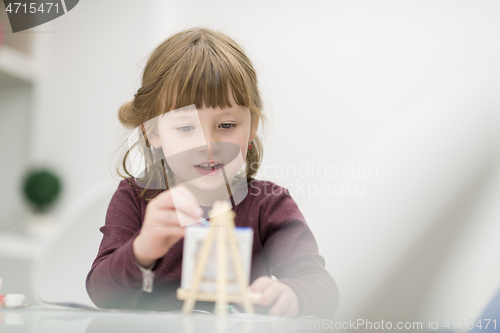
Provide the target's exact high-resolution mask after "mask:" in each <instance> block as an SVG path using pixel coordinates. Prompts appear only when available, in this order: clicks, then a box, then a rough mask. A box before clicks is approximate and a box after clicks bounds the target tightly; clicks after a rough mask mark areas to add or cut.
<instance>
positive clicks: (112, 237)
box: [86, 180, 161, 309]
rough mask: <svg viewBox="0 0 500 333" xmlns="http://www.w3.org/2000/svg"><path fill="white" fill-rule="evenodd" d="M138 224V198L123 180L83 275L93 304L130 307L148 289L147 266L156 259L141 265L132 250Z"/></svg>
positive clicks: (110, 204) (137, 233)
mask: <svg viewBox="0 0 500 333" xmlns="http://www.w3.org/2000/svg"><path fill="white" fill-rule="evenodd" d="M141 225H142V221H141V213H140V202H139V199H138V197H137V194H136V193H135V190H134V189H133V188H132V187H131V186H130V185H129V183H128V181H127V180H123V181H122V182H121V183H120V185H119V186H118V189H117V190H116V192H115V194H114V195H113V197H112V198H111V201H110V203H109V207H108V210H107V213H106V222H105V225H104V226H102V227H101V228H100V229H99V230H100V231H101V232H102V233H103V238H102V241H101V245H100V246H99V251H98V253H97V257H96V259H95V260H94V262H93V264H92V267H91V269H90V272H89V273H88V275H87V279H86V288H87V293H88V294H89V297H90V299H91V300H92V302H94V304H95V305H96V306H97V307H100V308H114V309H131V308H133V306H134V305H135V304H136V303H137V301H138V300H139V298H140V296H141V295H142V292H143V291H147V292H151V291H152V281H153V278H154V274H153V272H152V270H151V269H153V268H154V266H155V265H156V263H158V262H156V263H155V264H153V266H151V267H149V268H142V269H141V268H140V265H138V264H137V262H136V260H135V257H134V253H133V242H134V239H135V238H136V237H137V236H138V235H139V232H140V230H141ZM160 260H161V259H160Z"/></svg>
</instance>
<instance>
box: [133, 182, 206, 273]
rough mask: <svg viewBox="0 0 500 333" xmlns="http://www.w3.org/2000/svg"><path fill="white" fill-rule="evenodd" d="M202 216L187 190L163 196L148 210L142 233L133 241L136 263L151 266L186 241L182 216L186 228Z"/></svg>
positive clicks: (153, 201)
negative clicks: (183, 239) (178, 244)
mask: <svg viewBox="0 0 500 333" xmlns="http://www.w3.org/2000/svg"><path fill="white" fill-rule="evenodd" d="M173 196H175V205H174V200H173ZM202 214H203V211H202V209H201V207H199V206H198V203H197V202H196V199H195V197H194V196H193V194H192V193H191V192H189V190H188V189H187V188H185V187H183V186H176V187H174V188H173V189H171V190H167V191H164V192H162V193H160V194H159V195H158V196H156V198H154V199H153V200H151V201H150V202H149V203H148V205H147V206H146V213H145V215H144V222H143V223H142V227H141V232H140V233H139V235H138V236H137V237H136V238H135V239H134V243H133V249H134V256H135V259H136V261H137V262H138V263H139V264H140V265H141V266H143V267H149V266H151V265H152V264H153V263H154V262H155V261H156V260H158V259H159V258H161V257H163V256H164V255H165V254H166V253H167V252H168V251H169V250H170V248H171V247H172V246H173V245H174V244H175V243H177V242H178V241H179V240H180V239H181V238H182V237H184V227H181V225H180V223H179V216H180V217H181V218H182V221H183V223H184V224H185V225H187V224H191V223H196V222H198V220H199V219H200V218H201V216H202Z"/></svg>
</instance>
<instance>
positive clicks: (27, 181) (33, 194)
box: [23, 169, 61, 213]
mask: <svg viewBox="0 0 500 333" xmlns="http://www.w3.org/2000/svg"><path fill="white" fill-rule="evenodd" d="M23 191H24V196H25V198H26V200H27V201H28V203H29V204H30V205H31V206H32V208H33V210H34V211H35V212H37V213H43V212H46V211H47V210H48V209H49V208H50V207H51V206H52V205H53V204H54V202H55V201H56V199H57V198H58V197H59V194H60V192H61V181H60V180H59V177H58V176H57V174H56V173H54V172H52V171H50V170H48V169H34V170H31V171H29V172H27V173H26V176H25V178H24V184H23Z"/></svg>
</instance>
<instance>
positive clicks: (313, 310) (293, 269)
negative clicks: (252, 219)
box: [260, 188, 339, 319]
mask: <svg viewBox="0 0 500 333" xmlns="http://www.w3.org/2000/svg"><path fill="white" fill-rule="evenodd" d="M265 200H266V201H267V202H266V204H265V206H264V209H263V212H261V214H262V215H261V216H263V217H264V219H263V220H262V221H261V224H260V229H261V230H260V233H261V237H262V241H263V248H264V252H265V254H266V257H267V259H268V261H269V263H270V265H271V267H272V271H271V273H272V275H274V276H275V277H276V278H278V280H279V281H280V282H282V283H285V284H287V285H288V286H289V287H290V288H292V290H294V291H295V293H296V294H297V297H298V299H299V313H298V315H299V316H307V315H313V316H317V317H320V318H330V319H331V318H333V316H334V315H335V312H336V310H337V305H338V301H339V291H338V288H337V285H336V283H335V281H334V280H333V278H332V276H331V275H330V273H328V271H327V270H326V269H325V259H324V258H323V257H322V256H321V255H320V254H319V251H318V246H317V243H316V240H315V238H314V235H313V234H312V232H311V230H310V229H309V227H308V225H307V223H306V222H305V220H304V217H303V216H302V214H301V212H300V211H299V208H298V207H297V204H296V203H295V201H294V200H293V199H292V197H291V196H290V195H289V194H288V192H287V191H286V189H284V188H281V190H280V191H279V192H277V191H273V192H272V193H271V195H269V196H267V197H266V198H265Z"/></svg>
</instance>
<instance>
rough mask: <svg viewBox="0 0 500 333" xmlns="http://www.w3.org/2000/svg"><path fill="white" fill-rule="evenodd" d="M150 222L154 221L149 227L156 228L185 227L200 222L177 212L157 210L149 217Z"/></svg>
mask: <svg viewBox="0 0 500 333" xmlns="http://www.w3.org/2000/svg"><path fill="white" fill-rule="evenodd" d="M148 220H150V221H152V222H151V223H149V224H148V226H156V227H162V226H163V227H184V226H186V225H189V224H193V223H196V222H198V221H199V218H194V217H193V216H191V215H188V214H185V213H183V212H181V211H175V210H172V209H170V210H156V211H153V212H151V213H150V214H149V215H148Z"/></svg>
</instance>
